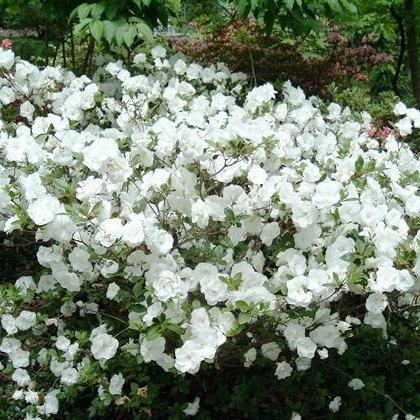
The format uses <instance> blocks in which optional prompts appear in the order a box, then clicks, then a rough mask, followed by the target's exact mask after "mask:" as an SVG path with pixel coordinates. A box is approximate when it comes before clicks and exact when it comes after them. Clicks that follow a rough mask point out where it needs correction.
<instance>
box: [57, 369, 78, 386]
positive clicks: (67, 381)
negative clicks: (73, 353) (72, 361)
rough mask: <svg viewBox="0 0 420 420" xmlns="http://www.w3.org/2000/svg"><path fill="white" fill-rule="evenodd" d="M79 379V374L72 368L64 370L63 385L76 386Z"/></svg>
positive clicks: (62, 374) (62, 375)
mask: <svg viewBox="0 0 420 420" xmlns="http://www.w3.org/2000/svg"><path fill="white" fill-rule="evenodd" d="M78 379H79V372H78V371H77V370H76V369H75V368H72V367H69V368H67V369H64V370H63V372H62V373H61V383H62V384H64V385H67V386H70V385H74V384H75V383H76V382H77V381H78Z"/></svg>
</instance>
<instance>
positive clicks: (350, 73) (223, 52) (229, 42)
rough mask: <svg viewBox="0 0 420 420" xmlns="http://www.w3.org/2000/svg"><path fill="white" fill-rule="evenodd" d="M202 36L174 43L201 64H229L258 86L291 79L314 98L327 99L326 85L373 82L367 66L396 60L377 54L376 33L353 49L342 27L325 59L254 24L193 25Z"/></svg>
mask: <svg viewBox="0 0 420 420" xmlns="http://www.w3.org/2000/svg"><path fill="white" fill-rule="evenodd" d="M194 26H195V27H196V28H197V29H198V31H199V34H198V36H196V37H194V36H191V35H190V34H189V35H188V36H185V37H178V38H175V39H173V41H172V44H173V47H174V49H175V50H176V51H180V52H183V53H184V54H186V55H187V56H188V57H190V58H191V59H193V60H195V61H198V62H201V63H203V64H211V63H216V62H218V61H221V62H224V63H226V64H227V65H228V66H229V68H231V69H232V70H235V71H242V72H244V73H246V74H248V76H249V77H250V78H251V79H253V78H254V77H255V78H256V79H257V82H258V83H264V82H267V81H275V80H280V81H284V80H291V81H292V82H293V83H294V84H296V85H298V86H301V87H302V88H303V89H305V91H307V92H308V93H310V94H319V95H322V96H327V95H328V92H327V89H326V86H327V85H329V84H330V83H333V82H334V83H336V84H337V85H338V86H340V87H346V86H348V85H351V84H352V83H354V82H358V81H367V80H369V68H370V67H371V66H374V65H380V64H383V63H389V62H390V61H392V57H391V56H389V55H386V54H382V53H378V52H377V51H376V49H375V48H374V47H373V45H372V42H373V41H374V35H373V34H367V35H365V36H364V37H363V38H362V40H361V45H359V46H356V47H354V46H353V45H352V43H353V41H352V39H350V37H348V36H343V35H341V34H340V28H339V27H337V26H335V27H332V28H331V32H330V35H329V39H327V50H326V51H324V52H323V53H322V56H312V57H307V56H305V54H304V51H302V50H301V49H300V48H299V43H300V42H299V40H296V41H297V42H296V43H295V44H294V45H289V44H284V43H282V35H281V34H275V35H271V36H266V35H265V34H264V32H263V29H262V28H261V27H260V26H259V25H258V24H257V23H256V22H255V21H252V20H237V21H234V22H232V23H230V24H228V25H226V26H221V27H217V28H216V29H214V30H211V31H208V30H207V29H206V24H205V23H204V24H202V26H199V25H197V24H195V25H194Z"/></svg>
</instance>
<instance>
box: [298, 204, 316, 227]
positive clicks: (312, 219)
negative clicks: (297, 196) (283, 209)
mask: <svg viewBox="0 0 420 420" xmlns="http://www.w3.org/2000/svg"><path fill="white" fill-rule="evenodd" d="M317 219H318V210H317V208H316V207H315V206H314V205H313V204H312V203H311V202H309V201H299V202H297V203H294V204H293V207H292V220H293V223H294V224H295V226H296V227H298V228H307V227H308V226H310V225H313V224H314V223H316V221H317Z"/></svg>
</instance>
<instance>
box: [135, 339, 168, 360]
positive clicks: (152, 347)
mask: <svg viewBox="0 0 420 420" xmlns="http://www.w3.org/2000/svg"><path fill="white" fill-rule="evenodd" d="M165 344H166V340H165V338H164V337H156V338H155V339H153V340H149V339H148V338H147V337H145V338H144V340H143V341H142V343H141V346H140V353H141V355H142V356H143V359H144V361H145V362H146V363H148V362H151V361H152V360H154V361H157V360H159V359H161V358H162V356H163V353H164V351H165Z"/></svg>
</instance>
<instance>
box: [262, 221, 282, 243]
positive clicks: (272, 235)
mask: <svg viewBox="0 0 420 420" xmlns="http://www.w3.org/2000/svg"><path fill="white" fill-rule="evenodd" d="M279 235H280V227H279V224H278V223H277V222H271V223H266V224H265V225H264V227H263V228H262V230H261V241H262V243H263V244H265V245H267V246H271V244H272V243H273V240H274V239H276V238H277V237H278V236H279Z"/></svg>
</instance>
